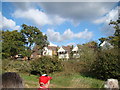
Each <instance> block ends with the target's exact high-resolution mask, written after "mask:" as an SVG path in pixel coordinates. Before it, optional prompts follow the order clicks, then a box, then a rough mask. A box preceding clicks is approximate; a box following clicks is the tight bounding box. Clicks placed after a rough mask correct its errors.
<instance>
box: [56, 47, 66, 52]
mask: <svg viewBox="0 0 120 90" xmlns="http://www.w3.org/2000/svg"><path fill="white" fill-rule="evenodd" d="M57 52H65V49H63V47H60V49H59V50H58V51H57Z"/></svg>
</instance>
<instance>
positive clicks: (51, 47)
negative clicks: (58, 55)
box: [47, 46, 58, 51]
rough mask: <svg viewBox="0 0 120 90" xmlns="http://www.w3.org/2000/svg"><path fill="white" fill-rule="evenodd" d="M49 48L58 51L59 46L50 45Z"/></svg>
mask: <svg viewBox="0 0 120 90" xmlns="http://www.w3.org/2000/svg"><path fill="white" fill-rule="evenodd" d="M47 48H48V49H50V50H53V51H56V50H57V48H58V47H56V46H48V47H47Z"/></svg>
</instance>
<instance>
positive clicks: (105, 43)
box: [100, 41, 113, 49]
mask: <svg viewBox="0 0 120 90" xmlns="http://www.w3.org/2000/svg"><path fill="white" fill-rule="evenodd" d="M100 47H102V48H103V49H111V48H113V45H111V44H110V43H109V42H108V41H104V42H103V43H101V44H100Z"/></svg>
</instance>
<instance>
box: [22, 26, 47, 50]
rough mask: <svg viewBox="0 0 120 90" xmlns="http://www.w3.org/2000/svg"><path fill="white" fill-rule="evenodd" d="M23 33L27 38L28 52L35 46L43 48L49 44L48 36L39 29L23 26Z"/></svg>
mask: <svg viewBox="0 0 120 90" xmlns="http://www.w3.org/2000/svg"><path fill="white" fill-rule="evenodd" d="M21 33H22V35H24V36H25V38H26V42H27V44H26V45H27V47H28V50H31V48H32V47H33V46H38V47H39V48H43V47H44V46H45V45H48V44H49V43H48V40H47V36H46V35H43V33H42V32H41V31H40V30H39V29H38V28H37V27H34V26H28V25H26V24H23V25H22V30H21Z"/></svg>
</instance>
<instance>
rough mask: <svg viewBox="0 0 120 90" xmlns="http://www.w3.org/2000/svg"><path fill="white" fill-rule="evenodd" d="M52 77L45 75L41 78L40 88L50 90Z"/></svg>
mask: <svg viewBox="0 0 120 90" xmlns="http://www.w3.org/2000/svg"><path fill="white" fill-rule="evenodd" d="M51 79H52V77H50V76H48V75H47V74H43V75H42V76H40V77H39V84H40V88H49V85H50V80H51Z"/></svg>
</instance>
